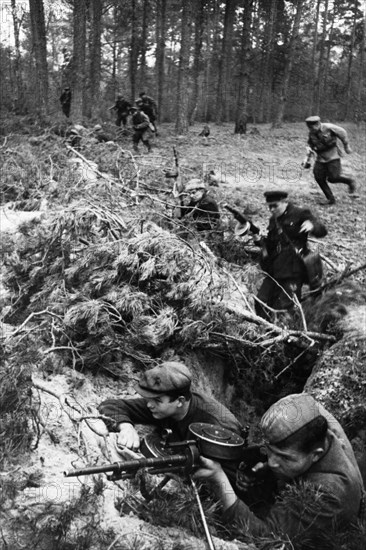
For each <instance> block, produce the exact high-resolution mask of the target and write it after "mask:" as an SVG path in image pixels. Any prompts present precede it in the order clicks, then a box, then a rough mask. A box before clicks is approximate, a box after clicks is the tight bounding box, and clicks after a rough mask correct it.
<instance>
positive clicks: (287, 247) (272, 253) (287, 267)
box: [262, 202, 327, 280]
mask: <svg viewBox="0 0 366 550" xmlns="http://www.w3.org/2000/svg"><path fill="white" fill-rule="evenodd" d="M306 220H309V221H311V222H312V224H313V226H314V228H313V230H312V232H311V233H312V235H314V236H315V237H324V236H325V235H326V234H327V230H326V228H325V226H324V225H323V224H322V223H321V222H319V221H318V220H317V219H316V218H315V217H314V216H313V214H312V213H311V211H310V210H309V209H307V208H300V207H298V206H295V205H293V204H292V203H290V202H289V203H288V206H287V208H286V210H285V212H284V213H283V214H282V216H279V217H278V218H275V217H274V216H272V217H271V219H270V221H269V226H268V234H267V237H266V238H265V239H264V240H263V243H262V246H263V249H264V251H266V253H267V254H268V256H267V257H266V258H265V259H264V260H263V261H262V268H263V269H264V270H265V271H266V272H267V273H269V275H271V276H272V277H274V278H275V279H276V280H281V279H291V278H301V277H303V278H304V279H305V268H304V264H303V261H302V259H301V254H303V253H306V251H307V240H308V233H305V232H302V233H300V229H301V226H302V224H303V222H304V221H306ZM264 256H265V254H264Z"/></svg>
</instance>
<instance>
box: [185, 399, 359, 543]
mask: <svg viewBox="0 0 366 550" xmlns="http://www.w3.org/2000/svg"><path fill="white" fill-rule="evenodd" d="M260 427H261V429H262V432H263V435H264V440H265V448H266V454H267V460H266V461H264V462H260V463H258V464H256V465H255V466H254V467H253V468H252V472H253V473H255V474H256V475H258V474H259V472H260V471H261V470H264V469H269V470H270V471H271V473H272V474H273V476H274V478H275V480H276V492H277V496H278V497H280V498H277V499H276V500H274V501H273V502H272V504H271V505H270V506H269V509H268V512H267V514H266V515H265V517H258V516H257V515H255V514H254V513H253V512H252V511H251V510H250V508H249V507H248V506H247V505H246V504H245V503H244V502H243V501H241V500H239V499H238V498H237V496H236V494H235V492H234V489H233V487H231V485H230V483H229V480H228V479H227V477H226V475H225V473H224V472H223V470H222V469H221V467H220V465H218V464H217V463H215V462H214V461H211V460H208V459H206V458H203V457H201V463H202V468H201V469H200V470H198V472H196V474H195V477H197V478H198V479H208V480H211V481H212V482H213V483H214V484H215V487H216V490H217V494H218V496H219V498H220V500H221V502H222V505H223V508H224V517H223V521H224V524H225V525H227V526H228V527H229V528H230V529H231V530H232V531H233V533H234V534H235V535H238V534H241V535H243V534H250V535H252V536H256V537H266V536H268V535H275V536H276V535H277V536H279V537H281V538H282V539H283V538H286V540H288V539H289V540H290V542H291V548H295V549H297V548H302V549H303V548H307V549H310V548H312V549H313V548H314V549H315V548H319V549H320V548H325V545H324V541H325V540H326V538H327V536H329V534H330V533H331V532H332V530H333V529H334V528H335V527H336V528H347V529H349V525H350V523H351V522H356V521H357V519H361V513H362V508H363V507H362V503H363V498H364V487H363V482H362V478H361V474H360V471H359V468H358V465H357V462H356V459H355V456H354V453H353V450H352V447H351V444H350V442H349V441H348V439H347V436H346V434H345V433H344V431H343V429H342V427H341V426H340V424H339V422H338V421H337V420H336V419H335V418H334V417H333V416H332V415H331V414H330V413H329V412H328V411H327V410H326V409H325V408H324V407H323V406H322V405H321V404H320V403H318V402H316V401H315V399H314V398H313V397H312V396H310V395H308V394H305V393H304V394H293V395H289V396H287V397H284V398H283V399H280V400H279V401H278V402H277V403H275V404H274V405H272V406H271V407H270V409H269V410H268V411H267V412H266V413H265V414H264V416H263V417H262V420H261V423H260ZM237 484H238V486H239V489H240V490H242V491H245V490H247V489H248V487H249V479H245V478H243V477H240V476H239V477H238V481H237ZM295 485H296V487H297V490H298V493H297V496H296V498H293V495H292V498H291V497H290V495H291V491H293V489H291V487H293V488H294V486H295ZM300 494H301V496H299V495H300ZM286 495H288V497H287V496H286ZM304 541H306V543H307V546H301V545H302V544H303V543H304ZM327 548H328V546H327Z"/></svg>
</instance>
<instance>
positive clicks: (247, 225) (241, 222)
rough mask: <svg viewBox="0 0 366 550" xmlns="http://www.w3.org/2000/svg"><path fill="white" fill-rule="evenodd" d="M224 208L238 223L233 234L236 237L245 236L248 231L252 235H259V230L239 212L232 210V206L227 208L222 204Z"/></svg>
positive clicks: (226, 205)
mask: <svg viewBox="0 0 366 550" xmlns="http://www.w3.org/2000/svg"><path fill="white" fill-rule="evenodd" d="M224 208H226V210H228V211H229V212H231V213H232V214H233V216H234V218H235V219H236V221H237V222H238V225H237V227H236V228H235V233H236V234H237V235H240V236H242V235H245V234H246V233H248V231H250V232H251V233H253V235H259V233H260V229H259V227H257V226H256V225H254V223H252V222H251V221H250V220H248V219H247V218H246V217H245V216H243V214H242V213H241V212H239V210H236V208H233V207H232V206H229V205H228V204H224Z"/></svg>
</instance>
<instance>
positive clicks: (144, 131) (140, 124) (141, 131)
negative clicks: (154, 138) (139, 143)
mask: <svg viewBox="0 0 366 550" xmlns="http://www.w3.org/2000/svg"><path fill="white" fill-rule="evenodd" d="M132 125H133V129H134V131H135V135H137V136H138V135H141V137H142V140H143V141H144V140H148V139H149V138H150V137H151V135H152V132H151V128H150V119H149V117H148V116H147V115H146V114H145V113H143V112H142V111H137V112H136V113H135V114H134V115H132Z"/></svg>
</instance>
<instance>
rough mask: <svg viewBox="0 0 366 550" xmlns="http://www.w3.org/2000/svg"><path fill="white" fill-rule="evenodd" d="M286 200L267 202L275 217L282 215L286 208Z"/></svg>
mask: <svg viewBox="0 0 366 550" xmlns="http://www.w3.org/2000/svg"><path fill="white" fill-rule="evenodd" d="M287 204H288V203H287V202H286V201H275V202H269V203H268V208H269V210H270V212H271V214H272V216H274V217H275V218H278V216H282V214H283V213H284V211H285V210H286V208H287Z"/></svg>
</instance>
